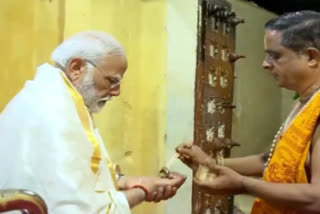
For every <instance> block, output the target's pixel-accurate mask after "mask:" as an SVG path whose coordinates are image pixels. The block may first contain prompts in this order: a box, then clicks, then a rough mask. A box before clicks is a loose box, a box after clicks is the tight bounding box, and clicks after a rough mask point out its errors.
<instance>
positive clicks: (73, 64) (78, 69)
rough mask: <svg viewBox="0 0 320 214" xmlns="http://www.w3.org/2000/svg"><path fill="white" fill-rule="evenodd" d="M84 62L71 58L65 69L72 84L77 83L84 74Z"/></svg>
mask: <svg viewBox="0 0 320 214" xmlns="http://www.w3.org/2000/svg"><path fill="white" fill-rule="evenodd" d="M85 68H86V62H85V61H84V60H83V59H81V58H72V59H71V60H70V61H69V63H68V65H67V67H66V74H67V76H68V77H69V79H70V81H71V82H72V83H76V82H78V81H79V80H80V79H81V77H82V76H83V73H84V72H85Z"/></svg>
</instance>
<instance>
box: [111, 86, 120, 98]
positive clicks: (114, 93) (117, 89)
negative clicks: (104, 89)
mask: <svg viewBox="0 0 320 214" xmlns="http://www.w3.org/2000/svg"><path fill="white" fill-rule="evenodd" d="M109 94H110V95H111V96H114V97H117V96H119V95H120V85H118V86H116V87H114V88H112V89H111V90H110V93H109Z"/></svg>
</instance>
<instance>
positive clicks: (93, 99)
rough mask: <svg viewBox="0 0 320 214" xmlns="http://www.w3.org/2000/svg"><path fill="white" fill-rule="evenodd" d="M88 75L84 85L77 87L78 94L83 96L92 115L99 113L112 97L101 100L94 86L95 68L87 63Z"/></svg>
mask: <svg viewBox="0 0 320 214" xmlns="http://www.w3.org/2000/svg"><path fill="white" fill-rule="evenodd" d="M87 69H88V73H87V74H86V76H85V77H84V80H83V82H82V84H81V85H80V86H79V87H77V90H78V92H79V93H80V94H81V95H82V98H83V100H84V103H85V104H86V106H87V108H88V110H89V111H90V112H92V113H98V112H100V111H101V109H102V108H103V107H104V105H105V104H106V102H107V101H109V100H111V96H107V97H104V98H101V97H100V96H99V93H98V91H97V89H96V88H95V86H94V81H93V73H94V69H95V68H94V67H93V66H92V65H90V64H89V63H87Z"/></svg>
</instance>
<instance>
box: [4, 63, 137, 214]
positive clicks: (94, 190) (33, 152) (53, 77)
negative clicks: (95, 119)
mask: <svg viewBox="0 0 320 214" xmlns="http://www.w3.org/2000/svg"><path fill="white" fill-rule="evenodd" d="M81 101H82V100H81V97H80V98H79V94H77V92H76V91H75V90H74V89H73V88H72V86H71V85H70V84H68V82H67V81H66V80H65V79H64V77H63V74H62V72H61V71H60V70H59V69H57V68H55V67H53V66H51V65H49V64H44V65H42V66H40V67H39V68H38V72H37V74H36V77H35V79H34V80H32V81H28V82H27V83H26V84H25V86H24V88H23V89H22V90H21V91H20V92H19V93H18V94H17V95H16V97H15V98H14V99H12V100H11V102H10V103H9V104H8V105H7V107H6V108H5V110H4V111H3V112H2V113H1V115H0V170H1V174H0V188H1V189H9V188H14V189H17V188H18V189H28V190H31V191H34V192H36V193H38V194H39V195H40V196H41V197H42V198H43V199H44V200H45V202H46V203H47V206H48V209H49V214H94V213H96V214H102V213H103V214H105V213H112V214H113V213H115V214H128V213H131V212H130V208H129V205H128V202H127V199H126V198H125V196H124V194H123V193H121V192H119V191H117V188H116V185H117V184H116V181H115V178H114V171H113V169H112V167H111V163H110V162H109V156H108V154H107V151H106V149H105V147H104V144H103V142H102V140H101V138H100V136H99V134H98V132H97V130H96V129H95V128H94V127H93V123H92V120H91V117H90V115H89V113H88V111H87V110H86V108H85V106H84V104H83V101H82V102H81ZM81 105H82V106H81ZM84 109H85V110H84Z"/></svg>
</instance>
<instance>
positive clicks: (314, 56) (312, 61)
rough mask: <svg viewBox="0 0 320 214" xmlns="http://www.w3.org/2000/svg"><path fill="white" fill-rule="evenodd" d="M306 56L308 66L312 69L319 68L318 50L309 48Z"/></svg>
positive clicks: (319, 56) (319, 55) (319, 53)
mask: <svg viewBox="0 0 320 214" xmlns="http://www.w3.org/2000/svg"><path fill="white" fill-rule="evenodd" d="M306 54H307V56H308V65H309V67H311V68H317V67H319V63H320V61H319V60H320V51H319V50H318V49H316V48H307V49H306Z"/></svg>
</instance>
